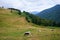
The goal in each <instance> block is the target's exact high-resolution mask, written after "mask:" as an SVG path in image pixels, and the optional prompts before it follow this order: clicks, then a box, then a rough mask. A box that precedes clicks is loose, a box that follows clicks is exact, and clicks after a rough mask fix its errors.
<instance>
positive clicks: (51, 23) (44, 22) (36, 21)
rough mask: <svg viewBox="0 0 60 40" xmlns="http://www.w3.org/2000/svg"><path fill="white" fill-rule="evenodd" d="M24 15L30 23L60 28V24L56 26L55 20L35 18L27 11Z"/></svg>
mask: <svg viewBox="0 0 60 40" xmlns="http://www.w3.org/2000/svg"><path fill="white" fill-rule="evenodd" d="M23 13H24V14H25V18H26V20H27V21H28V22H32V23H34V24H37V25H44V26H60V25H59V23H58V24H56V22H55V21H53V20H47V19H42V18H40V17H38V16H35V15H33V14H30V13H29V12H25V11H23Z"/></svg>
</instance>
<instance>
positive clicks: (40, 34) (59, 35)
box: [0, 8, 60, 40]
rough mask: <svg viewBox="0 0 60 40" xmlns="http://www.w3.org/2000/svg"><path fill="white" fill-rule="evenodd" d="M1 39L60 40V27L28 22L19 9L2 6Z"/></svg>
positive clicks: (0, 12) (0, 13)
mask: <svg viewBox="0 0 60 40" xmlns="http://www.w3.org/2000/svg"><path fill="white" fill-rule="evenodd" d="M51 29H52V30H53V31H52V30H51ZM28 31H30V33H31V35H28V36H24V33H25V32H28ZM0 40H60V28H59V27H46V26H38V25H35V24H33V23H28V22H27V21H26V19H25V17H24V16H22V15H19V14H18V11H16V10H12V12H11V10H10V9H4V8H0Z"/></svg>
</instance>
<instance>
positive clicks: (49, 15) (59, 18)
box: [37, 5, 60, 23]
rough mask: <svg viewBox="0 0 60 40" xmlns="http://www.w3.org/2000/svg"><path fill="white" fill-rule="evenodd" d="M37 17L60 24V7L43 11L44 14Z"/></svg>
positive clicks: (41, 13)
mask: <svg viewBox="0 0 60 40" xmlns="http://www.w3.org/2000/svg"><path fill="white" fill-rule="evenodd" d="M37 16H39V17H41V18H44V19H48V20H53V21H56V22H57V23H60V5H56V6H54V7H52V8H49V9H46V10H43V11H42V12H40V13H38V14H37Z"/></svg>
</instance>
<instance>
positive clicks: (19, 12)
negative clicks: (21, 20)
mask: <svg viewBox="0 0 60 40" xmlns="http://www.w3.org/2000/svg"><path fill="white" fill-rule="evenodd" d="M8 9H10V10H11V13H12V12H13V10H16V11H18V14H19V15H21V11H20V10H18V9H15V8H8Z"/></svg>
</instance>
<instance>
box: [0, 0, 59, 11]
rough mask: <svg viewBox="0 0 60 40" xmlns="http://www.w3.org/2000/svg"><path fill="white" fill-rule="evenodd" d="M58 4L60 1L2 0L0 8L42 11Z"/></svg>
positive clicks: (0, 0)
mask: <svg viewBox="0 0 60 40" xmlns="http://www.w3.org/2000/svg"><path fill="white" fill-rule="evenodd" d="M56 4H60V1H59V0H0V6H4V7H13V8H17V9H20V10H22V11H23V10H25V11H42V10H44V9H47V8H50V7H52V6H54V5H56Z"/></svg>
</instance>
